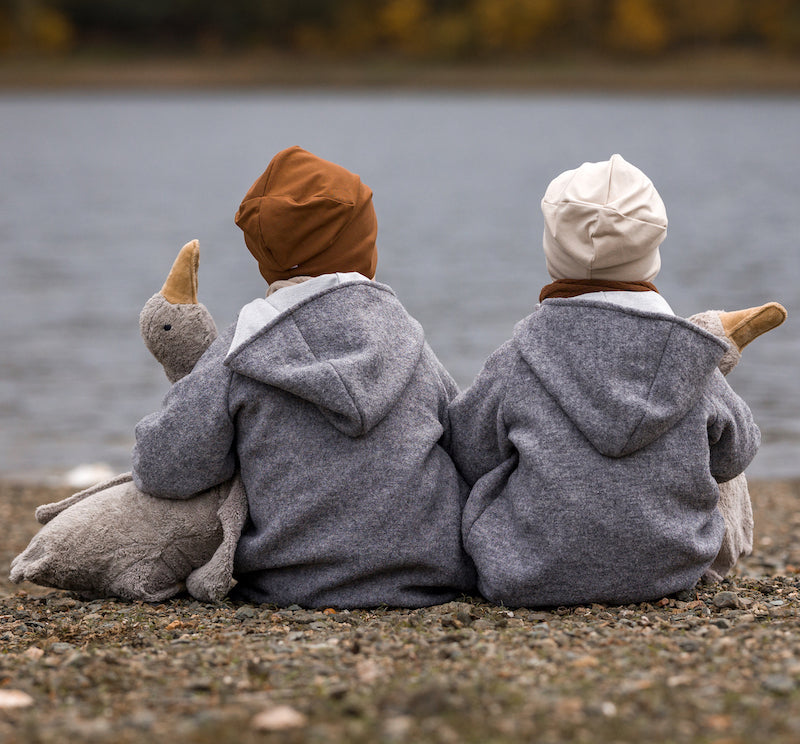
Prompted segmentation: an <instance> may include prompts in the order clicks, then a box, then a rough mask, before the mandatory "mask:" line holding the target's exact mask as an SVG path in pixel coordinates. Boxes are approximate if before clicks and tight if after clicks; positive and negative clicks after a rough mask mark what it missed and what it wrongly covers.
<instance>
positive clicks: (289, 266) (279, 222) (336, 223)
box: [236, 147, 378, 284]
mask: <svg viewBox="0 0 800 744" xmlns="http://www.w3.org/2000/svg"><path fill="white" fill-rule="evenodd" d="M236 224H237V225H238V226H239V227H240V228H241V229H242V231H243V232H244V241H245V244H246V245H247V248H248V250H249V251H250V253H252V254H253V256H254V257H255V259H256V261H258V268H259V271H260V272H261V275H262V276H263V277H264V279H266V280H267V282H268V283H270V284H271V283H272V282H274V281H277V280H278V279H289V278H291V277H293V276H320V275H321V274H329V273H333V272H337V271H342V272H345V271H358V272H359V273H361V274H363V275H364V276H366V277H368V278H370V279H372V278H373V277H374V276H375V268H376V265H377V260H378V256H377V251H376V248H375V241H376V238H377V234H378V223H377V219H376V217H375V209H374V207H373V205H372V191H371V189H370V188H369V187H368V186H367V185H366V184H364V183H362V182H361V179H360V178H359V177H358V176H357V175H355V174H354V173H350V171H348V170H346V169H345V168H342V167H341V166H339V165H336V164H335V163H331V162H329V161H327V160H323V159H322V158H318V157H317V156H316V155H312V154H311V153H310V152H307V151H306V150H303V149H302V148H300V147H290V148H289V149H287V150H283V151H281V152H279V153H278V154H277V155H276V156H275V157H274V158H273V159H272V161H271V162H270V164H269V165H268V166H267V169H266V170H265V171H264V173H263V174H262V175H261V176H259V178H258V180H257V181H256V182H255V183H254V184H253V185H252V186H251V187H250V190H249V191H248V192H247V194H246V195H245V197H244V199H243V200H242V203H241V206H240V207H239V211H238V212H237V213H236Z"/></svg>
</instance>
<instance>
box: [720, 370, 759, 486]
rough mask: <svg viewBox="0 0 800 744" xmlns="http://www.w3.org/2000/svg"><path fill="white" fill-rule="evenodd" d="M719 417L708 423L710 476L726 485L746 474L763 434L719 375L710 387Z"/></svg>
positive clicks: (751, 415) (745, 405) (750, 414)
mask: <svg viewBox="0 0 800 744" xmlns="http://www.w3.org/2000/svg"><path fill="white" fill-rule="evenodd" d="M710 392H711V394H712V396H713V398H714V407H715V409H716V416H715V417H714V419H713V420H712V421H710V422H709V427H708V436H709V443H710V445H711V475H713V476H714V478H715V479H716V481H717V482H718V483H724V482H726V481H729V480H731V479H733V478H735V477H736V476H737V475H739V473H743V472H744V470H745V468H746V467H747V466H748V465H749V464H750V462H751V461H752V460H753V458H754V457H755V455H756V452H758V447H759V445H760V444H761V432H760V430H759V428H758V427H757V426H756V424H755V422H754V421H753V414H752V413H751V412H750V409H749V407H748V406H747V404H746V403H745V402H744V401H743V400H742V399H741V398H740V397H739V396H738V395H737V394H736V393H735V392H734V391H733V390H732V389H731V387H730V385H728V383H727V382H725V380H724V379H723V377H722V373H721V372H719V371H717V372H716V373H715V377H714V379H713V380H712V383H711V385H710Z"/></svg>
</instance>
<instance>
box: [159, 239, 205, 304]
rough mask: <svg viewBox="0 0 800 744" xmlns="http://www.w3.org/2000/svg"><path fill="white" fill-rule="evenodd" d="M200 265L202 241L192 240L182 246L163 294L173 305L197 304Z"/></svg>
mask: <svg viewBox="0 0 800 744" xmlns="http://www.w3.org/2000/svg"><path fill="white" fill-rule="evenodd" d="M199 266H200V243H199V242H198V241H197V240H192V241H191V242H189V243H187V244H186V245H185V246H183V248H181V250H180V253H178V257H177V258H176V259H175V263H173V264H172V268H171V269H170V272H169V276H167V281H165V282H164V286H163V287H162V288H161V295H162V296H163V297H164V299H165V300H166V301H167V302H169V303H171V304H173V305H196V304H197V269H198V267H199Z"/></svg>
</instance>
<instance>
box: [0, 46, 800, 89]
mask: <svg viewBox="0 0 800 744" xmlns="http://www.w3.org/2000/svg"><path fill="white" fill-rule="evenodd" d="M183 89H188V90H206V91H230V90H258V89H324V90H347V89H357V90H358V89H362V90H370V89H381V90H397V91H415V90H419V91H427V90H429V91H462V92H471V91H475V92H482V91H483V92H510V93H522V92H542V93H592V92H594V93H603V92H609V93H630V94H693V95H714V94H720V95H754V94H768V95H796V94H798V93H800V59H798V58H793V57H785V56H776V55H767V54H763V53H756V52H751V51H726V52H720V53H714V54H710V53H685V54H681V55H675V56H670V57H668V58H663V59H654V60H638V59H637V60H625V59H608V58H600V59H594V58H591V57H587V56H577V57H576V56H570V57H569V58H567V57H564V58H561V59H547V60H520V61H515V62H486V63H479V62H461V63H453V62H421V61H420V62H416V61H408V60H398V59H391V58H370V59H365V60H358V61H343V60H338V59H326V58H309V57H299V56H296V55H287V54H276V53H266V52H262V53H239V54H211V55H196V54H195V55H181V54H174V55H169V54H163V53H161V54H153V55H145V54H142V53H132V52H120V51H116V52H107V53H103V54H101V53H96V52H95V53H88V52H84V53H81V54H75V55H70V56H65V57H46V58H40V57H0V94H8V93H24V92H30V91H70V90H72V91H76V90H88V91H112V90H142V91H174V90H183Z"/></svg>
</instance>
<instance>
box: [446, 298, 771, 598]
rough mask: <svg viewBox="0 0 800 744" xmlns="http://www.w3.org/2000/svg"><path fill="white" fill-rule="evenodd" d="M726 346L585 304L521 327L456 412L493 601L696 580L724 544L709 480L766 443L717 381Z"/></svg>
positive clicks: (673, 324) (541, 315) (555, 302)
mask: <svg viewBox="0 0 800 744" xmlns="http://www.w3.org/2000/svg"><path fill="white" fill-rule="evenodd" d="M725 348H726V346H725V343H724V342H723V341H720V340H719V339H717V338H715V337H714V336H712V335H711V334H709V333H707V332H706V331H704V330H702V329H700V328H699V327H697V326H695V325H693V324H691V323H690V322H688V321H686V320H683V319H681V318H677V317H674V316H669V315H665V314H660V313H653V312H647V311H641V310H637V309H633V308H626V307H621V306H618V305H612V304H610V303H605V302H598V301H596V300H585V299H581V298H578V299H567V300H560V299H550V300H545V301H544V302H543V303H542V304H541V305H539V306H538V307H537V309H536V311H535V312H534V313H533V314H532V315H530V316H528V317H527V318H525V319H524V320H522V321H520V322H519V323H518V324H517V326H516V328H515V332H514V335H513V338H512V339H511V340H510V341H508V342H506V343H505V344H504V345H503V346H501V347H500V348H499V349H498V350H497V351H496V352H495V353H494V354H493V355H492V356H491V357H489V359H488V360H487V362H486V364H485V366H484V368H483V370H482V371H481V373H480V374H479V375H478V377H477V378H476V380H475V382H474V384H473V385H472V387H471V388H470V389H469V390H467V391H466V392H464V393H463V394H461V395H460V396H459V397H458V398H457V399H456V400H455V401H454V402H453V404H452V405H451V407H450V421H451V436H452V448H451V452H452V454H453V457H454V460H455V461H456V464H457V465H458V467H459V468H460V470H461V472H462V473H463V474H464V476H465V477H466V479H467V481H468V482H469V483H470V485H471V486H472V490H471V493H470V496H469V498H468V501H467V505H466V507H465V510H464V517H463V524H462V528H463V535H464V544H465V548H466V550H467V552H468V553H469V554H470V556H471V557H472V558H473V560H474V561H475V565H476V567H477V571H478V588H479V590H480V592H481V593H482V594H483V595H484V596H485V597H486V598H487V599H489V600H491V601H494V602H501V603H503V604H505V605H507V606H512V607H514V606H558V605H574V604H583V603H588V602H600V603H618V604H625V603H629V602H640V601H646V600H651V599H655V598H658V597H663V596H665V595H668V594H671V593H674V592H677V591H680V590H682V589H687V588H690V587H692V586H693V585H694V584H695V583H696V581H697V580H698V579H699V578H700V576H701V575H702V574H703V572H704V571H705V570H706V568H708V566H709V565H710V564H711V562H712V561H713V560H714V558H715V556H716V555H717V552H718V551H719V549H720V545H721V542H722V537H723V532H724V525H723V520H722V517H721V515H720V513H719V511H718V509H717V499H718V488H717V483H718V482H723V481H726V480H729V479H731V478H733V477H735V476H736V475H738V474H739V473H741V472H742V471H743V470H744V468H745V467H746V466H747V465H748V464H749V463H750V461H751V459H752V458H753V456H754V455H755V453H756V450H757V448H758V445H759V443H760V433H759V430H758V428H757V427H756V426H755V424H754V423H753V420H752V416H751V414H750V411H749V409H748V407H747V406H746V404H745V403H744V402H743V401H742V400H741V399H740V398H739V397H738V396H737V395H736V394H735V393H734V392H733V390H731V388H730V386H729V385H728V384H727V382H726V381H725V379H724V378H723V377H722V374H721V373H720V372H719V370H718V369H717V363H718V361H719V360H720V358H721V357H722V354H723V353H724V351H725Z"/></svg>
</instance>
